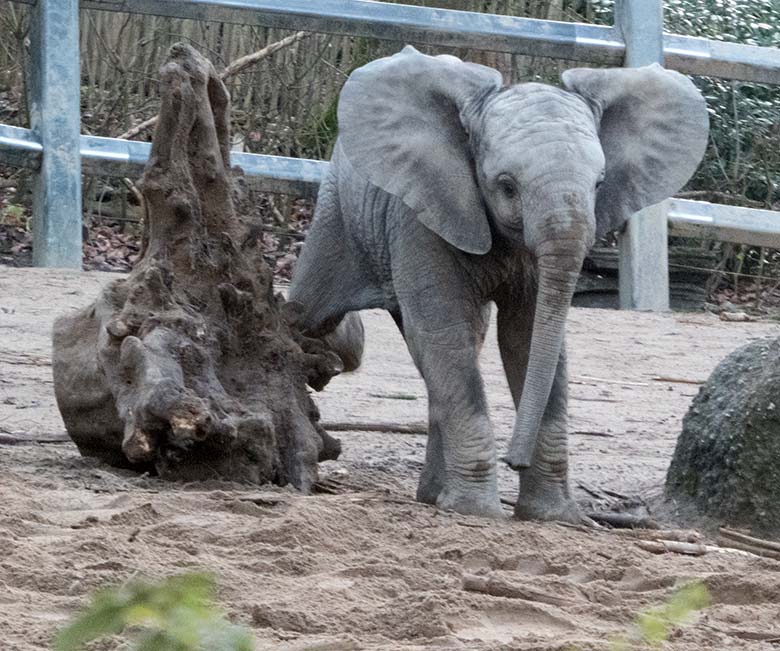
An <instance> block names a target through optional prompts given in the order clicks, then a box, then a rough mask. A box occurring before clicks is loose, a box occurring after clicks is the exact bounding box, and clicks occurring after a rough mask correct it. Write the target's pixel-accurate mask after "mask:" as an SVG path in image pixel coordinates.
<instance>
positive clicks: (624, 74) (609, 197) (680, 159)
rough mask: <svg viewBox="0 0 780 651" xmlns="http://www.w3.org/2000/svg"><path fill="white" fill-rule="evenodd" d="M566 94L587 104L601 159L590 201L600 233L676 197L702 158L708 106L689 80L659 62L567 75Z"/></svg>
mask: <svg viewBox="0 0 780 651" xmlns="http://www.w3.org/2000/svg"><path fill="white" fill-rule="evenodd" d="M562 80H563V85H564V86H565V88H566V89H567V90H570V91H572V92H575V93H578V94H579V95H581V96H582V97H583V98H585V99H586V100H587V101H588V103H589V104H590V105H591V107H592V109H593V112H594V114H595V115H596V120H597V122H598V121H599V120H600V128H599V138H600V140H601V146H602V149H603V150H604V157H605V159H606V176H605V179H604V183H603V185H602V186H601V189H600V190H599V192H598V195H597V197H596V219H597V222H598V231H599V234H600V235H601V234H603V233H605V232H608V231H610V230H614V229H616V228H619V227H621V226H622V224H623V222H624V221H625V220H626V219H627V218H628V217H629V216H630V215H631V214H633V213H635V212H637V211H638V210H641V209H642V208H645V207H646V206H650V205H652V204H654V203H658V202H659V201H663V200H664V199H666V198H667V197H670V196H672V195H673V194H674V193H675V192H678V191H679V190H680V189H681V188H682V187H683V186H684V185H685V183H686V182H687V181H688V179H689V178H690V177H691V176H692V175H693V173H694V172H695V171H696V168H697V167H698V165H699V162H700V161H701V159H702V156H704V151H705V149H706V147H707V136H708V133H709V119H708V117H707V105H706V103H705V101H704V97H702V95H701V93H700V92H699V90H698V89H697V88H696V86H694V85H693V83H692V82H691V81H690V79H688V78H687V77H685V76H684V75H681V74H680V73H678V72H674V71H671V70H666V69H664V68H662V67H661V66H659V65H658V64H657V63H656V64H653V65H650V66H645V67H643V68H611V69H603V70H599V69H590V68H577V69H574V70H567V71H566V72H564V73H563V75H562Z"/></svg>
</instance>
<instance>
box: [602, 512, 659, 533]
mask: <svg viewBox="0 0 780 651" xmlns="http://www.w3.org/2000/svg"><path fill="white" fill-rule="evenodd" d="M588 517H589V518H590V519H591V520H595V521H596V522H599V523H601V524H608V525H609V526H610V527H616V528H618V529H660V527H659V526H658V523H657V522H656V521H655V520H653V519H652V518H646V517H643V516H640V515H632V514H631V513H597V512H595V511H593V512H589V513H588Z"/></svg>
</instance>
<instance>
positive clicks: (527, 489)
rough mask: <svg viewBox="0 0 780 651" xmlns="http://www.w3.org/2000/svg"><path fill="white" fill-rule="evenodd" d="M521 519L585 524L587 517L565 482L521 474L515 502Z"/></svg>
mask: <svg viewBox="0 0 780 651" xmlns="http://www.w3.org/2000/svg"><path fill="white" fill-rule="evenodd" d="M515 517H516V518H519V519H520V520H547V521H557V522H570V523H572V524H584V523H586V520H587V518H586V517H585V516H584V515H583V514H582V512H581V511H580V508H579V507H578V506H577V503H576V502H575V501H574V500H573V499H572V498H571V497H570V495H569V489H568V487H567V485H566V483H565V482H560V481H550V480H547V481H544V480H539V479H536V478H531V477H528V478H527V479H526V477H525V476H524V475H523V473H521V474H520V494H519V495H518V498H517V502H516V503H515Z"/></svg>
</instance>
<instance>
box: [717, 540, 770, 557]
mask: <svg viewBox="0 0 780 651" xmlns="http://www.w3.org/2000/svg"><path fill="white" fill-rule="evenodd" d="M718 544H719V545H720V546H721V548H730V549H738V550H740V551H743V552H747V553H749V554H753V555H754V556H763V557H764V558H772V559H774V560H778V561H780V552H776V551H772V550H771V549H767V548H766V547H759V546H757V545H749V544H747V543H743V542H740V541H738V540H732V539H731V538H725V537H723V536H719V537H718Z"/></svg>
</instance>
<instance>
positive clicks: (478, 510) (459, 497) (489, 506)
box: [436, 487, 506, 519]
mask: <svg viewBox="0 0 780 651" xmlns="http://www.w3.org/2000/svg"><path fill="white" fill-rule="evenodd" d="M436 506H437V507H438V508H439V509H441V510H442V511H455V512H457V513H461V514H463V515H478V516H480V517H483V518H495V519H499V518H504V517H506V516H505V515H504V510H503V509H502V508H501V500H500V499H499V497H498V491H497V490H496V489H495V487H491V488H489V489H485V488H480V489H478V490H477V489H470V490H463V489H460V490H454V489H451V488H446V487H445V488H443V489H442V491H441V492H440V493H439V496H438V497H437V498H436Z"/></svg>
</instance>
